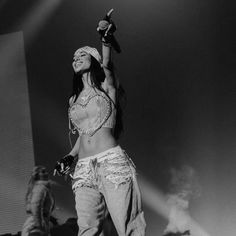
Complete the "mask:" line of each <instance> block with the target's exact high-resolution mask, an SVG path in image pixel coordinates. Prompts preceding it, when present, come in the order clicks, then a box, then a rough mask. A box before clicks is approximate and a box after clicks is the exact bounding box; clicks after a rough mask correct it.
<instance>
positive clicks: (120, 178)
mask: <svg viewBox="0 0 236 236" xmlns="http://www.w3.org/2000/svg"><path fill="white" fill-rule="evenodd" d="M132 165H133V164H132V163H131V162H130V159H129V158H128V157H127V156H126V155H125V154H123V153H122V154H119V155H117V156H115V157H112V158H107V159H106V160H105V161H104V162H103V163H102V164H101V166H102V169H103V176H104V177H105V179H106V180H108V181H109V182H111V183H113V184H114V185H115V187H116V188H117V187H118V186H119V185H121V184H126V183H128V182H130V181H131V180H132V178H133V176H134V170H133V166H132Z"/></svg>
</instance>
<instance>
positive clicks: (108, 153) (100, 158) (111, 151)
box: [78, 145, 123, 163]
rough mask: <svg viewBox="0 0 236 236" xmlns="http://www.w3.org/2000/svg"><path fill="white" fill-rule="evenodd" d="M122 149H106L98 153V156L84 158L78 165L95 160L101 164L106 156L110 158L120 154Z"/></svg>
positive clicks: (117, 147) (118, 147) (116, 147)
mask: <svg viewBox="0 0 236 236" xmlns="http://www.w3.org/2000/svg"><path fill="white" fill-rule="evenodd" d="M122 152H123V150H122V148H121V147H120V146H119V145H118V146H115V147H112V148H109V149H107V150H106V151H103V152H100V153H98V154H95V155H92V156H88V157H85V158H83V159H79V161H78V162H79V163H88V162H89V161H90V160H93V159H97V161H98V162H102V161H103V160H104V159H106V158H107V157H108V156H109V157H110V156H111V155H112V154H115V155H117V154H118V153H122Z"/></svg>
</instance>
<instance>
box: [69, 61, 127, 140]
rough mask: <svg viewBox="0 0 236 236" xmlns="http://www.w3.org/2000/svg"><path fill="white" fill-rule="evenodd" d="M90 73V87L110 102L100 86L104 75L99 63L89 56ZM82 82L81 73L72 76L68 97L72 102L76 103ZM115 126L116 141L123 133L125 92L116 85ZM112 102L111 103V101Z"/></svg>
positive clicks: (81, 88)
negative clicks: (101, 93) (70, 90)
mask: <svg viewBox="0 0 236 236" xmlns="http://www.w3.org/2000/svg"><path fill="white" fill-rule="evenodd" d="M90 73H91V82H92V86H94V87H95V88H97V89H99V90H100V91H102V92H104V93H105V94H106V96H107V97H108V98H109V99H110V100H111V101H112V99H111V98H110V97H109V95H108V94H107V93H106V91H104V89H103V88H102V86H101V84H102V82H103V81H104V80H105V73H104V70H103V68H102V67H101V65H100V63H99V62H98V61H97V60H96V59H95V58H94V57H93V56H91V67H90ZM83 87H84V85H83V81H82V74H81V73H75V72H74V76H73V85H72V93H71V95H70V97H72V98H73V101H76V99H77V98H78V96H79V94H80V92H81V91H82V90H83ZM116 89H117V93H116V104H115V107H116V125H115V128H114V137H115V138H116V139H118V138H119V137H120V134H121V132H122V131H123V120H122V116H123V114H122V108H121V106H122V103H123V102H124V101H125V91H124V89H123V87H122V86H121V85H120V84H119V83H117V84H116ZM112 102H113V101H112Z"/></svg>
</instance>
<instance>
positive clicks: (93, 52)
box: [74, 46, 102, 64]
mask: <svg viewBox="0 0 236 236" xmlns="http://www.w3.org/2000/svg"><path fill="white" fill-rule="evenodd" d="M81 52H86V53H88V54H90V55H91V56H93V57H94V58H95V59H96V60H97V61H98V62H99V63H100V64H102V57H101V55H100V54H99V52H98V50H97V49H96V48H92V47H89V46H85V47H82V48H79V49H77V50H76V51H75V53H74V55H77V54H79V53H81Z"/></svg>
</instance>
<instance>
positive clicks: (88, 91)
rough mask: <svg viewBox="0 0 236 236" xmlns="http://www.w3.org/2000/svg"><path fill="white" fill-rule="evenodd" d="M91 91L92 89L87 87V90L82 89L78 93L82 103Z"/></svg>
mask: <svg viewBox="0 0 236 236" xmlns="http://www.w3.org/2000/svg"><path fill="white" fill-rule="evenodd" d="M92 89H93V87H89V88H86V89H83V90H82V91H81V93H80V95H81V97H80V98H81V100H82V101H83V102H84V101H86V100H87V99H88V97H89V95H90V93H91V92H92Z"/></svg>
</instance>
